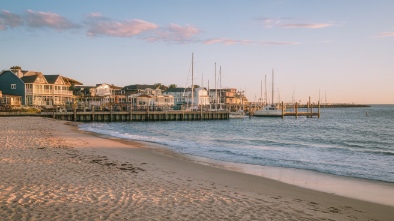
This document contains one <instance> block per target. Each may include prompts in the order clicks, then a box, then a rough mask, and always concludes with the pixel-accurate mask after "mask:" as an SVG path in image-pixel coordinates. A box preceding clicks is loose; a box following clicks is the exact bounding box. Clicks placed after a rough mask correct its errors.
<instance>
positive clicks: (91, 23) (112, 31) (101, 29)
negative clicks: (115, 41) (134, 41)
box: [86, 13, 158, 37]
mask: <svg viewBox="0 0 394 221" xmlns="http://www.w3.org/2000/svg"><path fill="white" fill-rule="evenodd" d="M86 24H87V26H88V30H87V34H88V35H89V36H113V37H132V36H135V35H138V34H141V33H143V32H145V31H149V30H154V29H157V28H158V26H157V25H156V24H153V23H150V22H147V21H143V20H139V19H133V20H126V21H122V22H118V21H114V20H112V19H110V18H107V17H104V16H101V15H100V14H97V13H95V14H90V15H89V16H88V21H87V22H86Z"/></svg>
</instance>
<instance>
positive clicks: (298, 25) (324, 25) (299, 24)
mask: <svg viewBox="0 0 394 221" xmlns="http://www.w3.org/2000/svg"><path fill="white" fill-rule="evenodd" d="M279 26H280V27H282V28H313V29H315V28H326V27H330V26H332V24H328V23H320V24H319V23H316V24H307V23H298V24H281V25H279Z"/></svg>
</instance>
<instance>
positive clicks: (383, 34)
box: [378, 32, 394, 37]
mask: <svg viewBox="0 0 394 221" xmlns="http://www.w3.org/2000/svg"><path fill="white" fill-rule="evenodd" d="M378 37H394V32H382V33H380V34H378Z"/></svg>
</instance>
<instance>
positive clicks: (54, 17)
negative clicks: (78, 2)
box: [25, 10, 80, 30]
mask: <svg viewBox="0 0 394 221" xmlns="http://www.w3.org/2000/svg"><path fill="white" fill-rule="evenodd" d="M25 21H26V25H27V26H29V27H33V28H53V29H56V30H65V29H75V28H79V27H80V25H78V24H76V23H73V22H71V21H69V20H68V19H66V18H64V17H62V16H60V15H58V14H55V13H52V12H35V11H32V10H27V11H26V14H25Z"/></svg>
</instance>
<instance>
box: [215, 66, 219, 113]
mask: <svg viewBox="0 0 394 221" xmlns="http://www.w3.org/2000/svg"><path fill="white" fill-rule="evenodd" d="M216 83H217V82H216V62H215V110H217V108H218V107H217V104H218V88H217V86H216Z"/></svg>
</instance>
